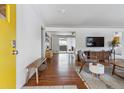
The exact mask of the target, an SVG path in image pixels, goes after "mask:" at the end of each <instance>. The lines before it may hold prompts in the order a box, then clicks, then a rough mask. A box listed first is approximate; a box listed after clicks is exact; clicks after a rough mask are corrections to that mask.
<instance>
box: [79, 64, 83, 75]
mask: <svg viewBox="0 0 124 93" xmlns="http://www.w3.org/2000/svg"><path fill="white" fill-rule="evenodd" d="M83 66H84V64H82V65H81V68H80V70H79V73H80V72H81V70H82V69H83Z"/></svg>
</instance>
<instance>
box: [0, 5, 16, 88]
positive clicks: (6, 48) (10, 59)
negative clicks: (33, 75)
mask: <svg viewBox="0 0 124 93" xmlns="http://www.w3.org/2000/svg"><path fill="white" fill-rule="evenodd" d="M0 5H1V6H2V4H0ZM5 6H6V9H4V10H5V13H6V14H5V15H3V16H5V18H3V17H0V88H1V89H2V88H4V89H5V88H16V56H15V55H14V53H12V51H13V50H16V48H15V45H14V43H15V40H16V5H13V4H10V5H8V4H7V5H5ZM4 10H1V11H3V14H4ZM0 13H1V12H0ZM1 15H2V14H1Z"/></svg>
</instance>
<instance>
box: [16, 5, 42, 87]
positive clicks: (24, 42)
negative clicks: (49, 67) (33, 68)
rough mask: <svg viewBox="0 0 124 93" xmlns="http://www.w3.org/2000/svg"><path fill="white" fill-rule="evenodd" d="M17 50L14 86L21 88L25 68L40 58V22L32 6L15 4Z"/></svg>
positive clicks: (24, 78)
mask: <svg viewBox="0 0 124 93" xmlns="http://www.w3.org/2000/svg"><path fill="white" fill-rule="evenodd" d="M16 12H17V31H16V32H17V33H16V41H17V50H18V51H19V54H18V55H17V57H16V58H17V59H16V86H17V88H21V87H22V86H23V85H24V84H25V81H26V75H27V73H26V66H27V65H29V64H30V63H31V62H33V61H34V60H36V59H37V58H39V57H41V24H42V23H41V20H40V19H39V18H38V16H37V13H36V12H35V10H33V8H32V5H19V4H17V11H16Z"/></svg>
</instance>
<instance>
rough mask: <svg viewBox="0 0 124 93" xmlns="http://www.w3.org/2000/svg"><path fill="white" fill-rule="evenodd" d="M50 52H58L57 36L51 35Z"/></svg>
mask: <svg viewBox="0 0 124 93" xmlns="http://www.w3.org/2000/svg"><path fill="white" fill-rule="evenodd" d="M52 50H53V52H54V53H58V52H59V37H58V36H57V35H52Z"/></svg>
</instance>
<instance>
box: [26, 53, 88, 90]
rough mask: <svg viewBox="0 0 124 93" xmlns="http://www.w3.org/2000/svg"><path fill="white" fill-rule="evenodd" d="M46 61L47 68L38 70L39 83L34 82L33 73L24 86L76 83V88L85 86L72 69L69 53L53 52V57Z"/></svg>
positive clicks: (72, 64) (71, 59) (71, 58)
mask: <svg viewBox="0 0 124 93" xmlns="http://www.w3.org/2000/svg"><path fill="white" fill-rule="evenodd" d="M47 63H48V68H47V69H46V70H44V71H42V72H39V84H38V85H37V84H36V80H35V75H33V77H32V78H31V79H30V80H29V82H28V84H26V86H53V85H77V88H81V89H85V88H86V86H85V85H84V82H83V81H82V80H81V79H80V77H79V76H78V74H77V73H76V71H75V70H74V63H75V62H73V57H72V55H71V54H70V55H69V54H54V56H53V59H51V60H47Z"/></svg>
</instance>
